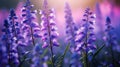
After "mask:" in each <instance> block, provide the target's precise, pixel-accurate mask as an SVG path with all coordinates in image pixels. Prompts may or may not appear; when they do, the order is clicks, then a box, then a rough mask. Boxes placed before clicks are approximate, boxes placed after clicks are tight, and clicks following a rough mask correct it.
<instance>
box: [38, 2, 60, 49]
mask: <svg viewBox="0 0 120 67" xmlns="http://www.w3.org/2000/svg"><path fill="white" fill-rule="evenodd" d="M40 14H41V36H42V41H43V42H44V43H43V46H42V47H43V48H46V47H48V46H59V43H58V41H57V37H58V35H59V34H58V32H57V27H56V23H55V14H54V9H48V6H47V1H46V0H45V1H44V4H43V10H41V11H40Z"/></svg>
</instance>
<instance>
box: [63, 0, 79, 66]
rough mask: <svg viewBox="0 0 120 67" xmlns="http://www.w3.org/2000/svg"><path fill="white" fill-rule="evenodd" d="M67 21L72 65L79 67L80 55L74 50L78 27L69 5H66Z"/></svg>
mask: <svg viewBox="0 0 120 67" xmlns="http://www.w3.org/2000/svg"><path fill="white" fill-rule="evenodd" d="M65 21H66V35H67V38H66V40H67V43H70V51H71V52H72V56H71V60H70V65H71V66H73V67H79V66H80V65H81V64H79V60H78V58H79V55H78V54H76V52H75V50H74V48H75V36H76V31H77V27H76V25H75V23H74V21H73V17H72V12H71V9H70V6H69V4H68V3H67V2H66V3H65Z"/></svg>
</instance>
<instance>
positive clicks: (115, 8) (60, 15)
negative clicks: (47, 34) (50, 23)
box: [0, 0, 120, 36]
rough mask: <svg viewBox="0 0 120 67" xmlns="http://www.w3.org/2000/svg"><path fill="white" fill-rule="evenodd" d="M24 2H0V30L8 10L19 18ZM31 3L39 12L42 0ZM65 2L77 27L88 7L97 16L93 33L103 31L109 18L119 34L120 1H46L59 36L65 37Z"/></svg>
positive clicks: (19, 0)
mask: <svg viewBox="0 0 120 67" xmlns="http://www.w3.org/2000/svg"><path fill="white" fill-rule="evenodd" d="M24 2H25V0H0V23H1V24H0V29H2V25H3V21H4V19H6V18H7V17H8V13H9V10H10V8H14V9H15V10H16V13H17V16H20V15H21V11H20V10H21V8H22V6H23V5H24ZM31 2H32V4H33V5H34V9H36V10H38V12H39V10H40V9H41V6H42V3H43V0H31ZM65 2H68V3H69V4H70V7H71V9H72V15H73V19H74V22H75V23H76V24H77V25H78V26H79V25H80V23H81V19H82V15H83V13H84V10H85V9H86V8H87V7H89V8H91V10H92V11H93V12H94V13H95V14H96V16H97V17H96V27H95V32H96V33H97V34H98V33H102V31H104V26H105V19H106V17H107V16H109V17H110V18H111V20H112V25H113V26H114V27H115V31H116V34H117V35H119V34H120V0H48V4H49V7H51V8H55V11H56V22H57V26H58V30H59V32H60V35H62V36H65V19H64V15H65V14H64V3H65ZM38 16H39V15H38ZM38 20H40V17H38ZM38 22H40V21H38ZM0 33H1V31H0ZM63 33H64V34H63Z"/></svg>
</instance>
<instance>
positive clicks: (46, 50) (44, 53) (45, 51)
mask: <svg viewBox="0 0 120 67" xmlns="http://www.w3.org/2000/svg"><path fill="white" fill-rule="evenodd" d="M47 52H48V48H46V49H45V50H44V52H43V54H42V55H41V57H44V56H45V55H46V54H47Z"/></svg>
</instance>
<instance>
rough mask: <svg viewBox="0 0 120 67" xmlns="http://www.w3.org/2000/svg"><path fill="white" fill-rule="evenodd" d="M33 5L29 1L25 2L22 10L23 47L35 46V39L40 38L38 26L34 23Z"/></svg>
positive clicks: (34, 12)
mask: <svg viewBox="0 0 120 67" xmlns="http://www.w3.org/2000/svg"><path fill="white" fill-rule="evenodd" d="M32 8H33V5H31V2H30V0H27V1H26V5H25V6H24V7H23V8H22V19H23V21H22V23H21V24H22V26H21V28H22V31H21V33H22V35H21V36H22V37H21V38H23V39H24V41H23V42H22V44H23V43H24V45H28V44H33V45H35V38H40V37H41V36H40V26H39V23H37V22H36V12H37V11H36V10H34V11H32Z"/></svg>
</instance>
